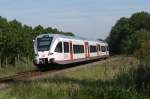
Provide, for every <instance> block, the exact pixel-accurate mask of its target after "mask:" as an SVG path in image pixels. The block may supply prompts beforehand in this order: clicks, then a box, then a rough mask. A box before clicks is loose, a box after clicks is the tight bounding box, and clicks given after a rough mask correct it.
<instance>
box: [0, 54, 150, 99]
mask: <svg viewBox="0 0 150 99" xmlns="http://www.w3.org/2000/svg"><path fill="white" fill-rule="evenodd" d="M137 64H138V63H137V60H136V59H134V58H131V57H117V58H116V59H115V60H111V61H106V62H105V63H103V64H100V65H95V66H90V67H81V68H79V69H74V70H70V71H66V72H62V73H61V74H57V75H53V76H49V77H47V78H45V79H39V80H35V81H24V82H17V83H15V84H14V85H13V87H12V88H10V89H7V90H5V91H2V93H0V96H1V97H0V98H5V99H9V98H11V99H12V98H14V99H148V98H150V96H149V92H150V76H149V71H146V70H142V72H141V71H140V70H141V69H140V68H139V67H137ZM139 71H140V72H141V73H142V76H141V77H139ZM143 75H144V76H143ZM142 77H145V78H144V79H142Z"/></svg>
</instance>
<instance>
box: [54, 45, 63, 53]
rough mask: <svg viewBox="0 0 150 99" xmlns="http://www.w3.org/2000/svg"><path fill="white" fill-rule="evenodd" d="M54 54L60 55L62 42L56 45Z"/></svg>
mask: <svg viewBox="0 0 150 99" xmlns="http://www.w3.org/2000/svg"><path fill="white" fill-rule="evenodd" d="M55 52H58V53H62V42H59V43H58V44H57V46H56V49H55Z"/></svg>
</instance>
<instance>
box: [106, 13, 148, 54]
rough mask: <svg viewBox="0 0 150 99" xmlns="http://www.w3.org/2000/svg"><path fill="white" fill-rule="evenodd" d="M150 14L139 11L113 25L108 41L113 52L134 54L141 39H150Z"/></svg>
mask: <svg viewBox="0 0 150 99" xmlns="http://www.w3.org/2000/svg"><path fill="white" fill-rule="evenodd" d="M149 31H150V14H149V13H146V12H139V13H135V14H133V15H132V16H131V17H130V18H124V17H123V18H121V19H120V20H118V21H117V23H116V24H115V26H113V27H112V29H111V32H110V35H109V36H108V37H107V42H108V43H109V46H110V53H112V54H133V53H134V51H135V50H136V49H138V48H140V45H141V43H142V42H140V41H141V40H145V39H150V32H149Z"/></svg>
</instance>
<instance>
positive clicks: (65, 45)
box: [64, 42, 69, 53]
mask: <svg viewBox="0 0 150 99" xmlns="http://www.w3.org/2000/svg"><path fill="white" fill-rule="evenodd" d="M64 53H69V43H68V42H64Z"/></svg>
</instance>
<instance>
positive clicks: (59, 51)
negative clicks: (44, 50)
mask: <svg viewBox="0 0 150 99" xmlns="http://www.w3.org/2000/svg"><path fill="white" fill-rule="evenodd" d="M55 52H56V53H57V56H56V59H57V61H62V60H63V59H64V55H63V47H62V42H58V43H57V45H56V48H55Z"/></svg>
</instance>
